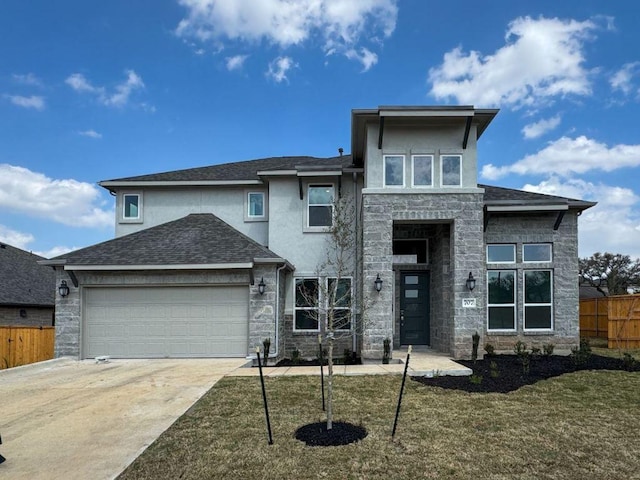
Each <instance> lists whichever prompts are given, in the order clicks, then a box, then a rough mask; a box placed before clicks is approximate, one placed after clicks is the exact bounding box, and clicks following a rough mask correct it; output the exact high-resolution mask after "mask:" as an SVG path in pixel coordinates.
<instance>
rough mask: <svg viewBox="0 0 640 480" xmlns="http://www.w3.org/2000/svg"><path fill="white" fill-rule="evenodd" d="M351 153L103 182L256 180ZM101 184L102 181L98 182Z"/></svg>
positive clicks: (345, 161) (347, 159) (339, 161)
mask: <svg viewBox="0 0 640 480" xmlns="http://www.w3.org/2000/svg"><path fill="white" fill-rule="evenodd" d="M351 163H352V162H351V155H343V156H341V157H330V158H316V157H305V156H303V157H271V158H261V159H258V160H247V161H244V162H233V163H222V164H220V165H211V166H208V167H198V168H189V169H186V170H175V171H172V172H163V173H152V174H149V175H139V176H136V177H125V178H116V179H113V180H105V181H104V182H167V181H168V182H180V181H182V182H185V181H186V182H189V181H192V182H196V181H234V180H236V181H239V180H260V177H259V176H258V172H261V171H267V170H293V169H295V167H296V166H312V165H313V166H322V165H342V167H343V168H344V167H349V166H351ZM101 183H103V182H101Z"/></svg>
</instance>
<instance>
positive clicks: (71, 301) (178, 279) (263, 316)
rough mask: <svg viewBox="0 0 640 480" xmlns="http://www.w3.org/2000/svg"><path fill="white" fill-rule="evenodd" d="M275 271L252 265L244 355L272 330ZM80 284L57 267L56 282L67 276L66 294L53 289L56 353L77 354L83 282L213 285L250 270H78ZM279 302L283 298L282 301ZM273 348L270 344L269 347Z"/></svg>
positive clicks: (236, 281)
mask: <svg viewBox="0 0 640 480" xmlns="http://www.w3.org/2000/svg"><path fill="white" fill-rule="evenodd" d="M275 272H276V267H275V266H273V265H268V266H266V265H265V266H261V265H258V266H256V267H255V268H254V278H255V285H253V286H250V287H249V302H248V303H249V312H248V325H247V328H248V329H249V345H247V355H255V347H256V345H260V346H261V347H262V340H263V339H264V338H266V337H271V338H272V342H273V338H274V333H275ZM76 276H77V278H78V283H79V287H74V285H73V283H72V282H71V279H70V277H69V275H68V273H67V272H65V271H64V270H61V269H56V285H58V284H59V283H60V281H61V280H66V281H67V284H68V285H69V288H70V292H69V295H68V296H66V297H64V298H62V297H60V295H59V294H58V293H57V292H56V342H55V356H56V357H62V356H73V357H78V358H79V357H80V355H81V348H82V339H81V330H82V321H81V319H82V302H81V290H82V287H83V286H96V287H100V286H122V285H131V286H163V285H166V286H185V287H188V286H190V285H191V286H213V285H249V273H248V272H247V271H243V270H207V271H178V272H176V271H161V272H157V271H136V272H89V271H77V272H76ZM261 278H264V282H265V284H266V288H265V293H264V295H260V294H259V293H258V283H259V282H260V279H261ZM281 303H282V302H281ZM272 348H273V347H272Z"/></svg>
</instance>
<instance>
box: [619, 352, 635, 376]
mask: <svg viewBox="0 0 640 480" xmlns="http://www.w3.org/2000/svg"><path fill="white" fill-rule="evenodd" d="M622 363H623V364H624V369H625V370H628V371H630V372H632V371H634V370H635V369H636V367H637V365H638V361H637V360H636V359H635V358H633V355H631V354H630V353H628V352H625V353H624V354H623V355H622Z"/></svg>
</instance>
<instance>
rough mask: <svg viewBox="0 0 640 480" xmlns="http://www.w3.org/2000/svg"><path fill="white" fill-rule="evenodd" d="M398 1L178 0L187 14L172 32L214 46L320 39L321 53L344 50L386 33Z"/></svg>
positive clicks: (288, 44) (364, 58)
mask: <svg viewBox="0 0 640 480" xmlns="http://www.w3.org/2000/svg"><path fill="white" fill-rule="evenodd" d="M397 3H398V0H358V1H344V0H296V1H291V0H261V1H259V2H257V1H255V0H180V4H181V5H182V6H183V7H185V8H186V9H187V14H186V17H185V18H183V19H182V20H181V21H180V23H179V24H178V27H177V28H176V35H178V36H179V37H182V38H195V39H197V40H198V41H200V42H207V43H212V44H214V45H216V46H217V47H218V48H221V47H220V43H221V42H245V43H251V44H259V43H260V42H261V41H265V42H267V43H269V44H272V45H276V46H278V47H280V48H284V49H286V48H288V47H291V46H293V45H300V44H302V43H304V42H307V41H312V40H314V39H315V38H320V39H321V42H322V48H323V50H324V51H325V53H327V54H330V53H335V52H338V53H341V54H346V52H347V51H350V50H353V49H354V48H355V47H356V46H357V45H358V44H359V43H360V42H361V41H362V40H363V39H364V40H368V41H376V42H379V41H380V38H381V37H382V38H384V37H389V36H390V35H391V34H392V33H393V31H394V30H395V27H396V19H397V16H398V7H397ZM360 57H361V58H357V60H358V61H360V62H361V63H363V64H364V62H365V61H366V62H369V63H371V57H370V56H369V57H367V56H362V55H361V56H360ZM374 63H375V62H374ZM371 65H373V63H371ZM365 67H366V64H365ZM369 68H370V67H369Z"/></svg>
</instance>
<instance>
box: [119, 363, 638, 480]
mask: <svg viewBox="0 0 640 480" xmlns="http://www.w3.org/2000/svg"><path fill="white" fill-rule="evenodd" d="M400 382H401V377H400V376H398V375H394V376H368V377H337V379H336V386H335V396H336V407H335V409H336V420H344V421H349V422H351V423H355V424H362V425H363V426H364V427H365V428H367V430H368V432H369V435H368V436H367V438H365V439H364V440H363V441H362V442H359V443H357V444H352V445H347V446H342V447H307V446H305V445H304V444H303V443H301V442H299V441H297V440H296V439H295V438H294V432H295V430H296V429H297V428H298V427H300V426H302V425H305V424H307V423H311V422H316V421H319V420H322V419H323V418H324V417H323V413H322V411H321V403H320V395H319V379H318V378H317V377H280V378H270V379H267V380H266V387H267V394H268V398H269V404H270V410H271V423H272V428H273V436H274V444H273V445H268V444H267V433H266V426H265V418H264V410H263V408H262V397H261V393H260V380H259V379H258V378H225V379H223V380H222V381H220V382H219V383H218V384H217V385H216V386H214V387H213V388H212V389H211V390H210V391H209V392H208V393H207V394H206V395H205V396H204V397H203V398H202V399H201V400H200V401H199V402H198V403H197V404H196V405H194V406H193V407H192V408H191V409H190V410H189V411H188V412H187V413H186V414H185V415H184V416H183V417H182V418H180V419H179V420H178V421H177V422H176V423H175V424H174V425H173V426H172V427H171V428H169V429H168V430H167V431H166V432H165V433H164V434H163V435H161V437H160V438H159V439H158V440H157V441H156V442H155V443H153V444H152V445H151V446H150V447H149V448H148V449H147V450H146V451H145V452H144V453H143V454H142V455H141V456H140V457H139V458H138V459H137V460H136V461H135V462H134V463H133V464H132V465H131V466H130V467H129V468H128V469H127V470H126V471H125V472H124V473H123V474H122V475H121V476H120V477H119V478H120V479H154V480H157V479H216V478H221V479H223V478H224V479H243V480H251V479H317V478H320V479H378V478H380V479H391V480H393V479H408V478H444V479H460V478H463V479H464V478H473V479H477V478H496V479H501V478H509V479H511V478H519V479H525V478H526V479H529V478H531V479H533V478H536V479H539V478H549V479H551V478H553V479H573V478H575V479H581V480H583V479H589V478H598V479H618V478H619V479H625V480H626V479H629V478H640V440H639V438H640V437H639V435H640V434H639V433H638V432H640V374H638V373H628V372H609V371H597V372H576V373H571V374H567V375H563V376H561V377H557V378H555V379H551V380H547V381H543V382H539V383H538V384H536V385H532V386H527V387H524V388H522V389H520V390H518V391H516V392H513V393H510V394H507V395H503V394H469V393H464V392H459V391H452V390H443V389H440V388H436V387H426V386H423V385H420V384H418V383H416V382H411V381H407V385H406V391H405V397H404V399H403V404H402V412H401V416H400V422H399V425H398V430H397V432H396V437H395V440H392V439H391V429H392V426H393V416H394V413H395V406H396V401H397V395H398V390H399V388H400Z"/></svg>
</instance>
